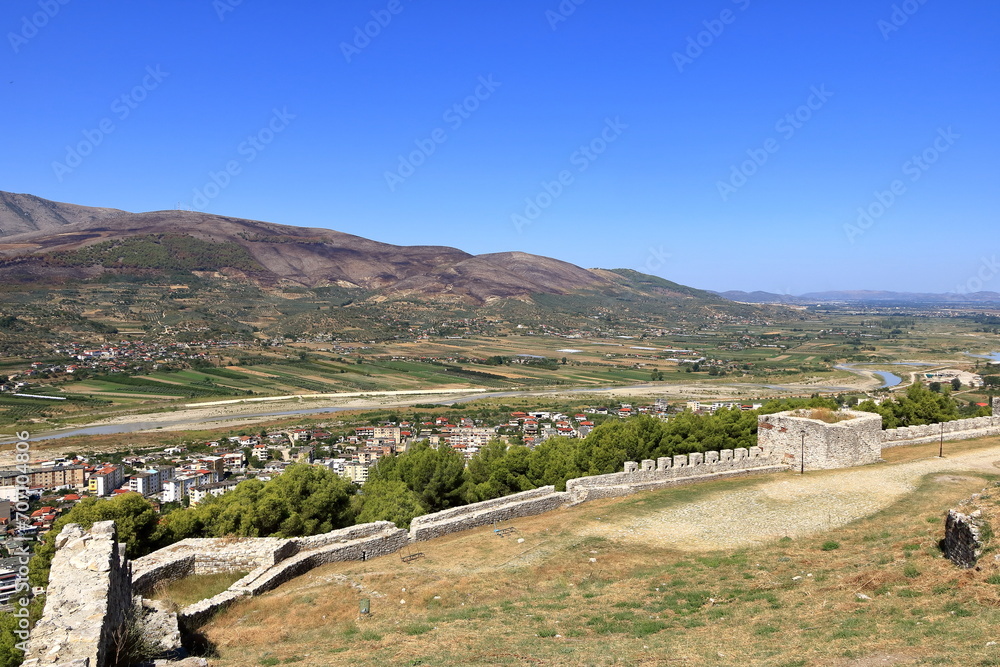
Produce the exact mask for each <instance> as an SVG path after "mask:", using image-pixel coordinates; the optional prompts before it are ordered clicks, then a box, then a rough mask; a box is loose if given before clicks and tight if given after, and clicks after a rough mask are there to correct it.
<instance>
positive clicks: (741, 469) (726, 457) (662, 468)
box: [566, 447, 788, 504]
mask: <svg viewBox="0 0 1000 667" xmlns="http://www.w3.org/2000/svg"><path fill="white" fill-rule="evenodd" d="M787 469H788V466H786V465H784V464H783V463H782V462H781V459H780V458H779V457H777V456H774V455H772V454H771V453H770V452H766V451H764V450H763V449H761V448H760V447H751V448H749V449H744V448H742V447H741V448H738V449H723V450H722V451H718V452H704V453H694V454H686V455H684V454H682V455H678V456H673V457H670V456H664V457H660V458H658V459H656V460H655V461H654V460H652V459H646V460H645V461H642V462H641V463H636V462H635V461H627V462H626V463H625V471H624V472H617V473H611V474H609V475H594V476H592V477H579V478H577V479H571V480H569V481H568V482H566V491H567V493H569V496H570V501H571V502H572V503H574V504H576V503H582V502H586V501H588V500H597V499H598V498H614V497H618V496H625V495H629V494H632V493H636V492H639V491H649V490H652V489H659V488H664V487H668V486H676V485H679V484H690V483H693V482H700V481H707V480H710V479H720V478H723V477H734V476H741V475H750V474H762V473H771V472H782V471H785V470H787Z"/></svg>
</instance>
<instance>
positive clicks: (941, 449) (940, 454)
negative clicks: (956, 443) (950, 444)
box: [938, 422, 944, 459]
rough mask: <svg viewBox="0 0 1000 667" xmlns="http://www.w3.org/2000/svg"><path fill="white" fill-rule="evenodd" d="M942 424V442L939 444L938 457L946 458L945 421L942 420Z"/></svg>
mask: <svg viewBox="0 0 1000 667" xmlns="http://www.w3.org/2000/svg"><path fill="white" fill-rule="evenodd" d="M940 426H941V443H940V444H939V445H938V458H939V459H943V458H944V422H940Z"/></svg>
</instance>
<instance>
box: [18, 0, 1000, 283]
mask: <svg viewBox="0 0 1000 667" xmlns="http://www.w3.org/2000/svg"><path fill="white" fill-rule="evenodd" d="M578 2H579V4H577V3H578ZM673 5H678V6H676V7H675V6H673ZM0 26H2V28H3V33H4V44H2V45H0V53H2V54H3V55H2V56H0V62H2V64H3V69H4V71H3V73H2V74H3V77H2V79H0V90H3V91H5V95H4V98H3V102H4V103H3V106H2V107H0V117H2V118H3V121H4V122H3V125H4V127H5V128H6V132H4V133H3V135H2V139H0V146H2V155H3V159H2V160H0V170H2V172H0V174H2V179H0V189H3V190H8V191H14V192H28V193H32V194H36V195H39V196H41V197H45V198H48V199H54V200H57V201H66V202H72V203H78V204H86V205H93V206H110V207H116V208H122V209H127V210H132V211H147V210H159V209H168V208H176V207H178V206H183V207H191V208H197V209H199V210H205V211H208V212H212V213H220V214H225V215H232V216H239V217H246V218H253V219H259V220H268V221H273V222H279V223H285V224H292V225H301V226H315V227H327V228H332V229H337V230H340V231H344V232H349V233H354V234H359V235H362V236H366V237H369V238H373V239H376V240H380V241H385V242H390V243H396V244H401V245H408V244H435V245H438V244H440V245H450V246H455V247H459V248H462V249H464V250H466V251H469V252H473V253H485V252H496V251H504V250H523V251H527V252H535V253H538V254H543V255H549V256H553V257H557V258H560V259H564V260H566V261H570V262H573V263H575V264H579V265H582V266H586V267H595V266H600V267H606V268H615V267H625V268H633V269H637V270H641V271H646V272H649V273H655V274H657V275H661V276H663V277H666V278H669V279H671V280H676V281H678V282H681V283H685V284H689V285H693V286H696V287H702V288H708V289H747V290H753V289H761V290H767V291H773V292H783V293H802V292H807V291H815V290H824V289H894V290H906V291H933V292H949V291H955V290H956V289H960V288H966V287H969V288H980V287H981V288H982V289H986V290H994V291H1000V271H998V270H994V269H993V268H991V267H993V266H995V259H994V257H995V254H1000V247H998V246H1000V242H998V241H997V239H996V236H997V235H996V229H997V225H996V211H997V210H998V209H1000V187H997V183H998V181H1000V164H998V159H997V154H998V147H1000V129H998V123H997V122H996V119H997V118H998V117H1000V86H998V83H1000V81H998V79H1000V77H998V68H1000V41H998V40H997V39H996V35H997V34H1000V6H998V5H997V4H996V3H988V2H986V1H985V0H981V1H979V2H957V3H946V2H944V1H943V0H925V1H924V2H921V1H920V0H908V1H907V2H896V3H895V4H894V3H893V2H891V1H886V2H881V1H878V0H864V1H862V0H844V1H843V2H839V3H802V2H792V1H791V0H783V1H778V2H769V3H765V2H763V1H762V0H712V1H698V2H691V3H663V2H654V1H652V0H636V1H634V2H618V3H612V2H609V1H608V0H563V1H562V2H560V0H517V1H514V2H510V1H501V0H476V1H475V2H469V1H468V0H466V1H465V2H458V1H457V0H438V1H436V2H433V3H432V2H429V1H427V0H391V1H390V0H371V1H369V0H365V1H361V0H344V1H342V2H336V3H329V5H327V4H326V3H318V2H301V1H297V0H288V1H286V2H282V3H278V2H274V1H271V2H265V1H264V0H242V1H240V0H171V2H169V3H164V2H152V1H150V0H130V1H129V2H125V1H123V0H109V1H106V2H100V3H88V2H84V1H83V0H32V1H22V0H16V1H14V0H12V1H10V2H5V3H3V5H2V6H0ZM366 30H367V33H368V34H367V35H365V31H366ZM456 105H457V108H456ZM109 130H110V131H109ZM914 158H916V159H914ZM213 176H214V178H213ZM859 209H861V211H862V212H866V213H867V217H861V214H860V213H859ZM984 267H985V268H984ZM991 273H992V274H993V275H991ZM977 276H978V278H977ZM987 276H989V277H987ZM977 280H978V282H977Z"/></svg>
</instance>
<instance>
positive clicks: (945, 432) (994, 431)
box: [882, 399, 1000, 449]
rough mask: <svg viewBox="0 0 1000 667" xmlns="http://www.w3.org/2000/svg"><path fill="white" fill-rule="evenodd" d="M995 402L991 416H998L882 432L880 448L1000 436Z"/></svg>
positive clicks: (999, 424)
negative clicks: (942, 440)
mask: <svg viewBox="0 0 1000 667" xmlns="http://www.w3.org/2000/svg"><path fill="white" fill-rule="evenodd" d="M997 400H998V399H994V408H993V414H994V415H998V416H994V417H974V418H972V419H956V420H954V421H950V422H942V423H940V424H926V425H924V426H904V427H902V428H893V429H886V430H885V431H882V448H883V449H888V448H890V447H899V446H901V445H919V444H922V443H927V442H937V441H938V440H940V439H942V437H943V439H944V440H971V439H972V438H983V437H986V436H990V435H1000V410H998V409H997V407H996V402H997Z"/></svg>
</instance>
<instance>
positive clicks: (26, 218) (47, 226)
mask: <svg viewBox="0 0 1000 667" xmlns="http://www.w3.org/2000/svg"><path fill="white" fill-rule="evenodd" d="M123 213H124V211H119V210H117V209H113V208H93V207H90V206H77V205H76V204H63V203H61V202H54V201H49V200H47V199H42V198H41V197H35V196H34V195H24V194H14V193H12V192H3V191H0V238H3V237H5V236H14V235H16V234H25V233H31V232H53V231H56V230H59V229H60V228H61V227H64V226H66V225H72V224H78V223H79V224H84V225H86V224H93V223H96V222H98V221H100V220H106V219H107V218H109V217H111V216H114V215H118V214H123Z"/></svg>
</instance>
